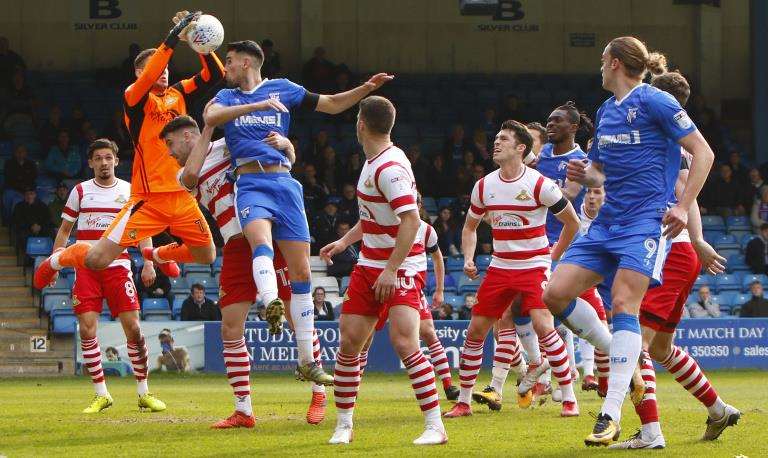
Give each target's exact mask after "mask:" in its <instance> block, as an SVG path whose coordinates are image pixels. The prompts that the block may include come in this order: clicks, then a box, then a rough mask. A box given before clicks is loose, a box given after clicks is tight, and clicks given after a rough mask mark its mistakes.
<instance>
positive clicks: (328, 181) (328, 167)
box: [316, 145, 344, 194]
mask: <svg viewBox="0 0 768 458" xmlns="http://www.w3.org/2000/svg"><path fill="white" fill-rule="evenodd" d="M316 169H317V170H319V171H320V173H319V175H320V176H319V179H320V182H321V183H323V185H324V186H325V187H326V188H327V189H328V192H329V193H330V194H336V193H337V192H338V190H339V189H338V187H337V186H338V185H339V184H340V183H342V180H343V179H344V165H343V164H342V163H341V161H339V160H337V155H336V150H335V149H334V148H333V147H332V146H330V145H328V146H326V147H325V148H323V156H322V159H321V160H320V161H319V162H318V164H317V167H316Z"/></svg>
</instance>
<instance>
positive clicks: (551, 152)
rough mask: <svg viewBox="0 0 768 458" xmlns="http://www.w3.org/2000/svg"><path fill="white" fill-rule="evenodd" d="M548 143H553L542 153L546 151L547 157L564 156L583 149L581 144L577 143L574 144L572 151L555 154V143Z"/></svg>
mask: <svg viewBox="0 0 768 458" xmlns="http://www.w3.org/2000/svg"><path fill="white" fill-rule="evenodd" d="M548 145H552V148H547V149H546V150H544V152H543V153H542V154H545V153H546V156H545V157H563V156H568V155H569V154H573V153H575V152H577V151H580V150H581V147H580V146H579V144H578V143H575V144H574V146H573V149H571V150H570V151H567V152H565V153H563V154H555V145H554V144H553V143H548Z"/></svg>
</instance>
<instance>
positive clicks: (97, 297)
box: [72, 266, 170, 318]
mask: <svg viewBox="0 0 768 458" xmlns="http://www.w3.org/2000/svg"><path fill="white" fill-rule="evenodd" d="M104 299H106V300H107V306H109V312H110V313H111V314H112V317H113V318H116V317H117V316H118V315H120V314H121V313H123V312H131V311H133V310H140V309H141V307H140V306H139V298H138V296H137V295H136V285H135V284H134V283H133V277H132V276H131V269H128V268H126V267H123V266H113V267H107V268H106V269H104V270H90V269H75V284H74V286H73V287H72V308H73V310H74V312H75V314H76V315H80V314H81V313H85V312H96V313H101V309H102V308H103V305H104ZM169 311H170V310H169Z"/></svg>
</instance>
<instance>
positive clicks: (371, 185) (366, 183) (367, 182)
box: [363, 177, 373, 188]
mask: <svg viewBox="0 0 768 458" xmlns="http://www.w3.org/2000/svg"><path fill="white" fill-rule="evenodd" d="M363 185H365V187H366V188H372V187H373V183H371V177H368V178H366V179H365V183H363Z"/></svg>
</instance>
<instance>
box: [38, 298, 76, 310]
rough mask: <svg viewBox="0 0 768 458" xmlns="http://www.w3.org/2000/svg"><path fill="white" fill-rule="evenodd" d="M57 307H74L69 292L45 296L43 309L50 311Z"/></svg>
mask: <svg viewBox="0 0 768 458" xmlns="http://www.w3.org/2000/svg"><path fill="white" fill-rule="evenodd" d="M55 308H63V309H66V308H72V301H71V300H70V298H69V295H68V294H48V295H46V296H44V297H43V309H44V310H45V311H46V312H48V313H50V312H51V310H53V309H55Z"/></svg>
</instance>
